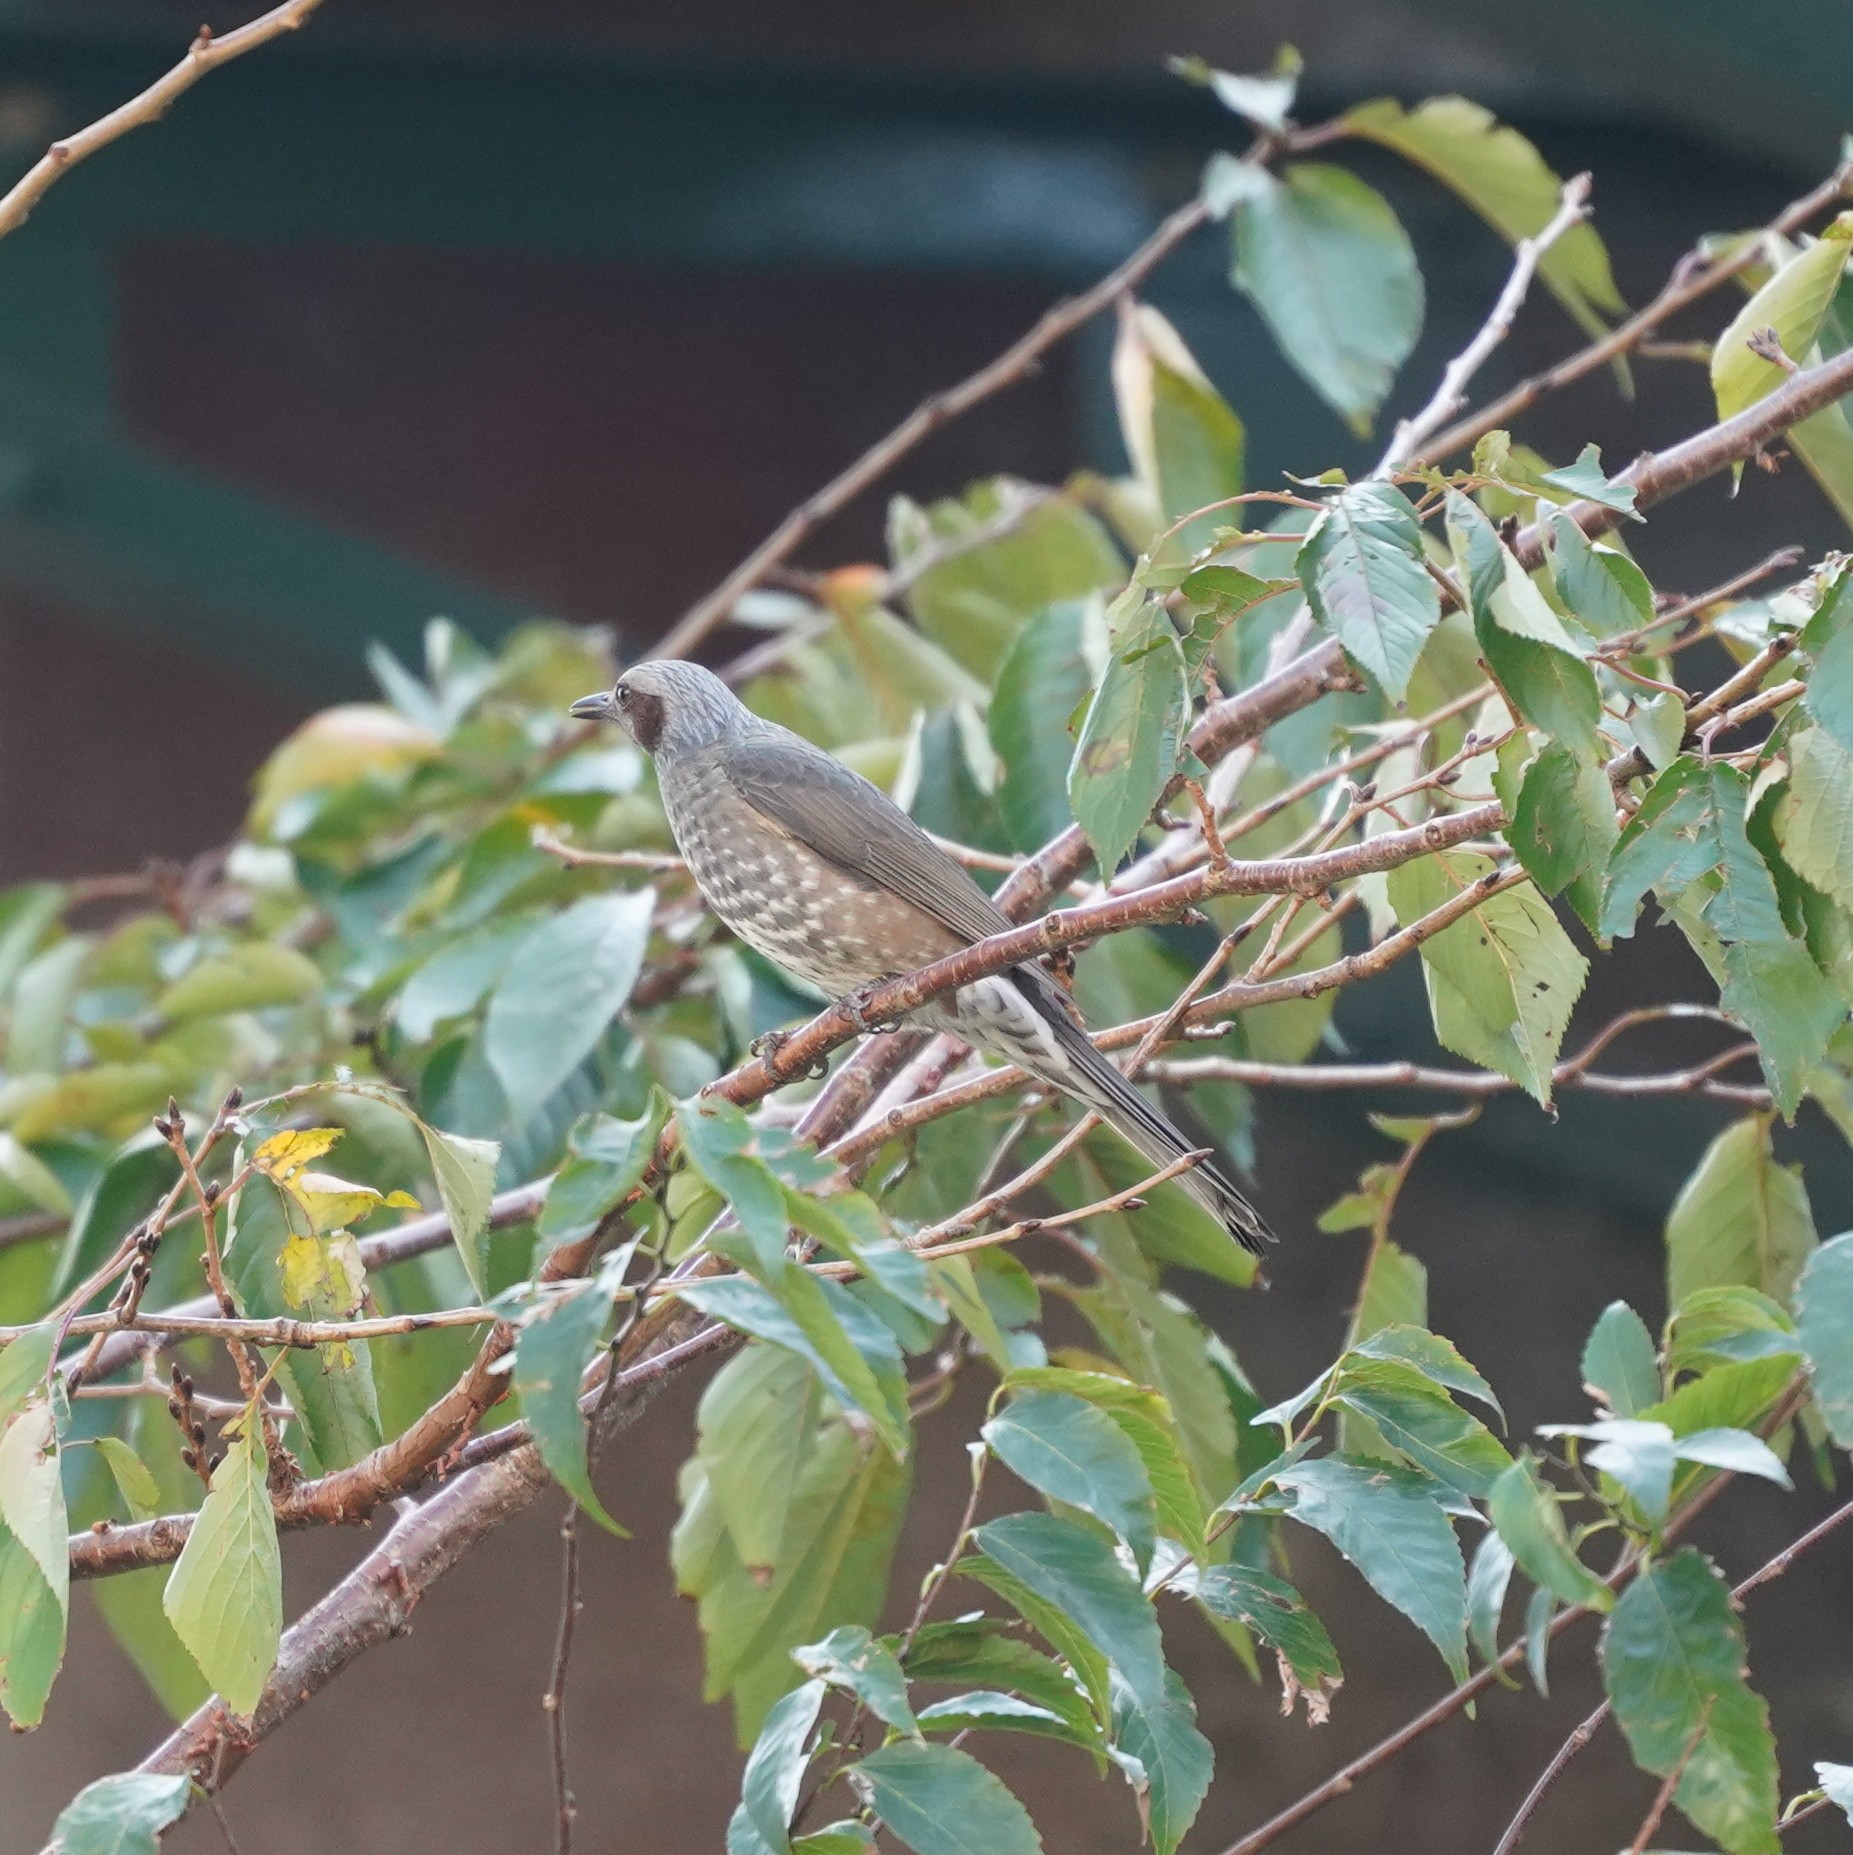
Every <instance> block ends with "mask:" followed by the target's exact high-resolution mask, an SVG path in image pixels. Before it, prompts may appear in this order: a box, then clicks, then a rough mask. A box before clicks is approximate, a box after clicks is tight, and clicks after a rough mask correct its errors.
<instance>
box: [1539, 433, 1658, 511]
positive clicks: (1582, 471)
mask: <svg viewBox="0 0 1853 1855" xmlns="http://www.w3.org/2000/svg"><path fill="white" fill-rule="evenodd" d="M1544 481H1545V482H1546V483H1548V484H1550V485H1551V487H1552V488H1553V489H1560V490H1566V491H1568V492H1569V494H1570V495H1572V496H1577V497H1580V498H1581V499H1582V500H1583V501H1584V502H1593V503H1599V504H1600V505H1601V506H1602V507H1603V508H1605V509H1618V510H1620V511H1621V513H1622V514H1623V515H1632V514H1633V513H1634V499H1635V496H1636V495H1637V494H1638V492H1637V491H1636V489H1635V487H1634V485H1633V484H1632V483H1623V482H1621V481H1620V480H1619V479H1618V478H1614V477H1611V476H1609V475H1608V474H1607V473H1606V472H1605V471H1604V470H1603V468H1602V452H1601V450H1600V448H1599V447H1597V446H1596V445H1593V444H1586V445H1584V446H1583V448H1582V450H1580V451H1579V452H1578V453H1577V455H1576V462H1575V463H1574V464H1566V465H1565V466H1564V467H1563V469H1561V470H1547V471H1546V472H1545V473H1544Z"/></svg>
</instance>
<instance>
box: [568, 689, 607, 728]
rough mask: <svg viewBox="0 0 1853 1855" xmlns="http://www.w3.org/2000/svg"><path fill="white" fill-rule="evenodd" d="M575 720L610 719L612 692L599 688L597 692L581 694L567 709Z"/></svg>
mask: <svg viewBox="0 0 1853 1855" xmlns="http://www.w3.org/2000/svg"><path fill="white" fill-rule="evenodd" d="M567 713H568V714H569V715H571V716H572V718H573V719H574V720H575V721H609V720H610V719H611V692H610V690H608V689H601V690H598V691H597V692H596V693H595V694H593V695H589V696H581V697H580V698H579V700H578V701H577V702H575V703H574V704H573V706H572V707H571V708H570V709H568V710H567Z"/></svg>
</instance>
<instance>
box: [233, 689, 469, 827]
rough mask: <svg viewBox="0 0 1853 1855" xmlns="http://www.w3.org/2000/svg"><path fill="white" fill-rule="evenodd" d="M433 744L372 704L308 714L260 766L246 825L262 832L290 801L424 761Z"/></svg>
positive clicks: (431, 738) (414, 728)
mask: <svg viewBox="0 0 1853 1855" xmlns="http://www.w3.org/2000/svg"><path fill="white" fill-rule="evenodd" d="M438 751H439V742H438V738H437V736H436V735H435V734H433V733H432V732H431V731H430V730H429V729H428V728H421V727H419V726H418V724H417V723H416V722H411V721H407V720H406V719H405V717H404V716H403V715H400V714H398V713H396V712H395V711H394V710H392V709H389V708H386V707H383V706H382V705H380V704H378V703H373V702H350V703H345V704H343V705H342V706H340V707H338V708H331V709H324V710H323V711H322V712H321V713H320V714H319V715H311V716H310V717H309V719H308V720H307V721H305V722H304V723H303V724H302V726H301V727H300V728H298V729H297V730H296V732H295V733H294V734H292V735H291V736H290V737H289V739H288V740H287V741H285V742H284V743H283V745H282V746H281V747H279V748H278V749H277V751H276V752H275V753H274V754H272V755H271V756H270V758H269V759H268V760H267V761H266V762H265V763H264V767H263V771H262V772H260V773H259V774H258V776H257V798H256V801H255V803H254V804H253V805H252V807H251V826H252V829H253V830H254V831H256V832H259V833H268V832H269V831H270V830H271V828H272V827H273V826H274V825H275V824H276V822H277V815H278V813H279V811H281V809H282V808H283V806H284V805H285V804H286V803H287V802H288V801H289V800H291V799H296V798H301V797H302V796H303V795H304V794H306V793H311V792H320V791H322V790H324V789H325V788H327V787H329V786H343V785H346V784H347V783H348V782H349V781H350V780H356V779H359V778H361V777H363V776H364V775H365V774H368V773H378V774H382V775H385V776H388V777H390V776H391V775H393V774H397V773H403V772H405V771H406V770H407V769H408V768H410V767H414V766H417V765H418V764H419V762H420V761H423V760H429V759H430V758H431V757H432V756H433V755H434V754H436V753H437V752H438Z"/></svg>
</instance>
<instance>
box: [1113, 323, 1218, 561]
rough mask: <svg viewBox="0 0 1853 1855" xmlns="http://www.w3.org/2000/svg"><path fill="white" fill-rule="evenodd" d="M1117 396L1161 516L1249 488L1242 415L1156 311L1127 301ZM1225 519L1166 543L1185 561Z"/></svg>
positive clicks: (1195, 525) (1202, 521)
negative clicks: (1244, 473) (1245, 477)
mask: <svg viewBox="0 0 1853 1855" xmlns="http://www.w3.org/2000/svg"><path fill="white" fill-rule="evenodd" d="M1113 396H1114V400H1115V402H1116V404H1117V406H1118V409H1119V420H1120V433H1121V436H1122V437H1123V438H1124V439H1125V443H1126V455H1127V456H1128V457H1129V458H1130V459H1131V461H1132V466H1133V469H1134V470H1135V471H1136V472H1137V474H1138V477H1139V480H1140V482H1141V483H1142V485H1143V486H1144V488H1145V491H1146V493H1147V495H1148V496H1150V498H1151V500H1152V503H1153V506H1154V507H1155V508H1156V510H1157V512H1158V516H1159V519H1160V521H1161V522H1164V523H1167V524H1169V523H1172V522H1175V521H1177V520H1179V519H1180V518H1181V517H1183V516H1186V515H1189V514H1190V513H1191V512H1192V511H1193V510H1196V509H1202V508H1205V507H1207V506H1208V505H1209V504H1210V503H1215V502H1224V501H1227V500H1228V498H1229V497H1231V496H1239V495H1240V494H1241V491H1242V442H1243V441H1242V421H1241V420H1240V419H1238V418H1237V417H1236V416H1235V414H1234V413H1233V412H1232V411H1230V409H1229V407H1228V405H1227V403H1226V402H1225V401H1224V399H1223V397H1222V395H1221V394H1220V393H1218V392H1217V391H1216V389H1215V387H1213V386H1212V385H1211V384H1210V382H1209V379H1208V377H1207V376H1206V375H1205V373H1204V372H1203V369H1202V368H1201V367H1199V366H1198V365H1197V362H1196V359H1195V357H1194V356H1193V355H1192V354H1191V352H1190V350H1189V349H1188V348H1187V347H1186V346H1185V345H1184V342H1183V338H1182V337H1181V336H1180V335H1179V334H1178V332H1177V330H1176V329H1174V328H1173V327H1172V326H1171V324H1170V323H1169V322H1167V321H1166V320H1165V318H1164V317H1163V316H1162V315H1160V314H1159V312H1158V311H1157V310H1156V309H1153V308H1151V307H1150V306H1149V305H1147V304H1134V303H1132V302H1131V301H1126V302H1125V303H1124V304H1123V306H1122V308H1121V311H1120V321H1119V337H1118V340H1117V341H1116V342H1115V343H1114V347H1113ZM1222 521H1223V518H1220V517H1217V516H1214V515H1205V516H1201V517H1199V518H1198V519H1197V520H1196V521H1194V522H1190V523H1187V524H1186V525H1185V526H1184V527H1183V528H1182V529H1181V530H1179V532H1178V533H1177V535H1175V536H1174V537H1172V539H1171V540H1170V541H1169V542H1168V543H1167V544H1166V546H1165V549H1164V556H1165V558H1168V559H1182V558H1186V557H1188V556H1189V555H1191V554H1194V553H1195V552H1196V551H1197V550H1198V549H1199V548H1202V547H1204V546H1207V545H1208V543H1209V540H1210V536H1211V534H1212V532H1213V531H1214V530H1215V528H1216V527H1217V526H1218V525H1219V523H1221V522H1222Z"/></svg>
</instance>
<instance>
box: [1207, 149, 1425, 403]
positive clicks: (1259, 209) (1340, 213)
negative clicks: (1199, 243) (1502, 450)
mask: <svg viewBox="0 0 1853 1855" xmlns="http://www.w3.org/2000/svg"><path fill="white" fill-rule="evenodd" d="M1234 217H1235V269H1234V272H1233V281H1234V283H1235V285H1236V287H1237V288H1238V289H1240V290H1242V291H1244V292H1245V293H1246V294H1247V295H1248V296H1250V297H1251V298H1252V299H1253V300H1254V303H1255V307H1256V308H1257V309H1259V310H1260V311H1261V315H1262V319H1263V320H1264V321H1265V322H1266V323H1267V325H1268V327H1269V329H1270V330H1272V332H1273V335H1274V339H1275V340H1276V341H1277V342H1279V344H1280V348H1281V352H1282V353H1283V354H1285V355H1286V357H1287V359H1288V360H1289V361H1291V362H1292V363H1293V365H1294V367H1295V368H1296V369H1297V370H1298V371H1299V373H1300V375H1301V376H1302V377H1303V378H1304V379H1305V380H1306V381H1307V383H1308V384H1309V385H1310V386H1311V387H1312V388H1313V390H1314V391H1315V392H1316V393H1318V395H1319V396H1320V398H1322V399H1323V400H1324V401H1325V402H1326V404H1327V405H1329V406H1330V407H1331V408H1332V410H1333V411H1334V412H1336V413H1337V414H1338V415H1339V416H1340V417H1341V418H1342V419H1343V420H1344V421H1345V422H1346V424H1348V425H1349V426H1350V427H1351V429H1352V430H1353V431H1354V432H1356V433H1357V434H1358V435H1359V436H1363V435H1364V434H1365V433H1367V432H1368V431H1369V430H1370V426H1371V421H1372V419H1373V418H1374V417H1375V416H1376V413H1377V409H1378V407H1380V406H1381V405H1382V404H1383V401H1384V399H1385V397H1386V396H1387V395H1388V393H1389V391H1390V387H1391V385H1392V384H1393V383H1394V381H1395V379H1396V370H1397V369H1398V368H1399V367H1400V366H1401V365H1402V364H1403V362H1404V361H1406V360H1407V359H1408V358H1409V351H1410V349H1411V348H1413V347H1414V346H1415V340H1416V336H1417V335H1418V334H1419V333H1420V332H1421V328H1422V273H1421V272H1420V271H1419V270H1418V269H1417V268H1416V259H1415V251H1414V249H1413V248H1412V247H1411V245H1410V243H1409V235H1408V234H1407V233H1406V232H1405V231H1404V230H1403V228H1402V225H1401V223H1400V222H1399V221H1398V219H1397V217H1396V214H1395V213H1394V211H1392V210H1391V207H1390V204H1389V202H1388V201H1387V200H1385V199H1384V198H1383V196H1382V195H1381V194H1380V193H1378V192H1376V191H1375V189H1373V188H1371V187H1367V186H1366V185H1365V184H1364V182H1363V181H1361V180H1359V179H1358V178H1357V177H1356V175H1354V174H1350V173H1347V172H1346V171H1345V170H1344V169H1343V168H1336V167H1326V166H1324V165H1320V164H1316V163H1312V162H1301V163H1297V164H1296V165H1294V166H1292V167H1290V168H1288V169H1287V171H1286V173H1285V174H1284V175H1283V176H1282V177H1281V178H1280V179H1279V180H1273V179H1272V178H1271V177H1270V179H1269V181H1268V184H1266V185H1264V186H1257V187H1256V188H1255V189H1254V190H1253V191H1252V192H1250V193H1249V194H1248V196H1247V197H1246V198H1244V199H1243V200H1242V201H1241V203H1240V204H1239V205H1238V206H1237V207H1236V209H1235V215H1234Z"/></svg>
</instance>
